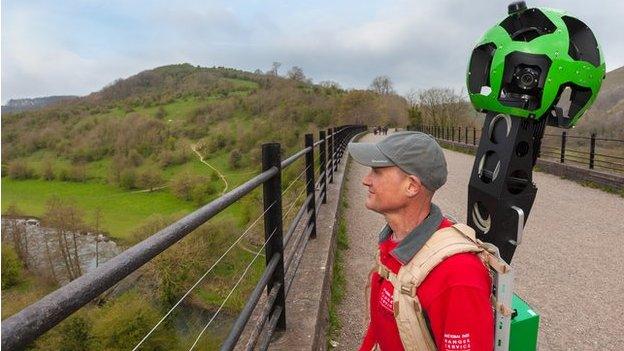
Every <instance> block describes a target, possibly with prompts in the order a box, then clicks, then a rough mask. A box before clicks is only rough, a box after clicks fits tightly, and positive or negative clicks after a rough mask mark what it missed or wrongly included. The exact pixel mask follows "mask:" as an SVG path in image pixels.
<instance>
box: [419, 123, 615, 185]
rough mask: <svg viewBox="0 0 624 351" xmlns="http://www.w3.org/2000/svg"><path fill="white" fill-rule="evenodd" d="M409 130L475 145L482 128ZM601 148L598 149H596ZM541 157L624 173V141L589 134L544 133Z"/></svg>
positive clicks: (421, 127) (444, 127) (436, 126)
mask: <svg viewBox="0 0 624 351" xmlns="http://www.w3.org/2000/svg"><path fill="white" fill-rule="evenodd" d="M409 129H412V130H419V131H422V132H425V133H428V134H431V135H433V136H434V137H436V138H439V139H442V140H447V141H451V142H458V143H463V144H466V145H473V146H477V145H478V144H479V139H480V138H481V132H482V131H481V129H480V128H475V127H464V126H439V125H419V126H410V128H409ZM598 151H600V152H598ZM539 157H540V158H542V159H550V160H554V161H558V162H559V163H565V164H570V165H571V166H573V167H578V168H588V169H592V170H598V171H602V172H607V173H614V174H619V175H622V174H624V140H620V139H612V138H600V137H597V136H596V134H595V133H592V134H591V135H590V136H582V135H570V133H569V132H567V131H562V132H561V134H552V133H545V134H544V137H543V138H542V145H541V151H540V155H539Z"/></svg>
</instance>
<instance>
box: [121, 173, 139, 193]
mask: <svg viewBox="0 0 624 351" xmlns="http://www.w3.org/2000/svg"><path fill="white" fill-rule="evenodd" d="M119 186H120V187H122V188H123V189H127V190H130V189H136V187H137V175H136V170H135V169H134V168H128V169H125V170H123V171H121V175H120V177H119Z"/></svg>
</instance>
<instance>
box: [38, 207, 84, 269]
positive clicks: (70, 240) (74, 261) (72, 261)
mask: <svg viewBox="0 0 624 351" xmlns="http://www.w3.org/2000/svg"><path fill="white" fill-rule="evenodd" d="M43 222H44V223H45V224H46V226H47V227H49V228H52V229H54V232H55V236H56V241H57V248H58V253H59V255H60V256H61V259H62V260H63V263H64V267H65V271H66V273H67V279H68V280H69V281H72V280H74V279H76V278H78V277H80V276H81V275H82V268H81V267H80V259H79V256H78V241H77V235H78V233H79V232H80V230H82V229H83V228H84V222H83V219H82V213H81V212H80V211H79V209H78V208H77V207H76V206H74V205H73V204H69V203H66V202H64V201H63V200H61V199H60V198H58V197H51V198H50V199H48V201H47V202H46V212H45V213H44V215H43ZM46 245H48V243H47V240H46ZM46 250H47V251H48V254H49V253H50V250H49V247H47V248H46ZM48 258H49V257H48ZM49 262H50V264H52V260H51V259H50V258H49ZM51 269H52V272H53V274H54V267H51Z"/></svg>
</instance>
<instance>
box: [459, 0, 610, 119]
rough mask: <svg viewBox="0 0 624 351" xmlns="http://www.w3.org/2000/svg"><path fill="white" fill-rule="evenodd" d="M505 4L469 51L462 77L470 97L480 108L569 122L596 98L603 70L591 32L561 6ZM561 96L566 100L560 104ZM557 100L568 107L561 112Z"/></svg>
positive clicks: (513, 114)
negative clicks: (503, 12)
mask: <svg viewBox="0 0 624 351" xmlns="http://www.w3.org/2000/svg"><path fill="white" fill-rule="evenodd" d="M509 10H510V12H511V14H510V15H509V16H508V17H507V18H505V19H504V20H503V21H501V22H500V23H499V24H497V25H496V26H494V27H492V28H491V29H490V30H488V31H487V32H486V33H485V34H484V35H483V37H482V38H481V39H480V40H479V41H478V43H477V45H476V47H475V48H474V50H473V51H472V56H471V57H470V63H469V65H468V73H467V78H466V83H467V85H468V94H469V96H470V101H471V102H472V104H473V106H474V107H475V109H477V110H479V111H482V112H497V113H504V114H508V115H511V116H517V117H525V118H533V119H541V118H547V119H548V120H547V121H548V124H550V125H555V126H559V127H565V128H568V127H571V126H574V125H575V124H576V123H577V121H578V120H579V118H580V117H581V116H582V115H583V113H585V111H586V110H587V109H588V108H589V107H590V106H591V104H592V103H593V102H594V100H595V99H596V96H597V95H598V91H599V90H600V86H601V84H602V80H603V79H604V76H605V63H604V59H603V55H602V52H601V50H600V46H599V45H598V42H597V40H596V38H595V36H594V34H593V33H592V31H591V30H590V29H589V27H587V26H586V25H585V24H584V23H583V22H581V21H580V20H578V19H576V18H574V17H572V16H570V15H569V14H567V13H566V12H563V11H559V10H554V9H547V8H530V9H526V5H525V4H524V3H522V2H521V3H514V4H512V5H510V7H509ZM565 90H569V93H568V92H566V93H565V94H564V91H565ZM560 98H561V99H569V100H570V101H569V103H568V104H567V105H566V104H560V101H559V100H560ZM561 102H563V100H562V101H561ZM559 105H565V106H566V107H567V106H569V108H567V111H565V113H564V111H563V109H562V108H560V106H559Z"/></svg>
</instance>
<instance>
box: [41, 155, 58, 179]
mask: <svg viewBox="0 0 624 351" xmlns="http://www.w3.org/2000/svg"><path fill="white" fill-rule="evenodd" d="M41 178H43V179H44V180H54V178H56V176H55V175H54V168H53V166H52V161H50V160H45V161H44V162H43V167H42V169H41Z"/></svg>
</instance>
